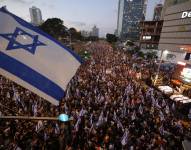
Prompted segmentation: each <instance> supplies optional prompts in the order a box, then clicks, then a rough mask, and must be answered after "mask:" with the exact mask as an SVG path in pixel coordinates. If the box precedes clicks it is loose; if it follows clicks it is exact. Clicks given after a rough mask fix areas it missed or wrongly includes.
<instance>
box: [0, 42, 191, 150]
mask: <svg viewBox="0 0 191 150" xmlns="http://www.w3.org/2000/svg"><path fill="white" fill-rule="evenodd" d="M86 50H87V51H88V52H90V54H91V58H90V59H89V60H87V61H86V62H84V64H82V65H81V67H80V68H79V69H78V71H77V73H76V75H75V76H74V77H73V79H72V80H71V82H70V83H69V85H68V90H67V91H66V96H65V98H63V100H62V101H61V102H60V105H59V106H54V105H52V104H50V103H49V102H47V101H46V100H44V99H42V98H40V97H38V96H37V95H35V94H33V93H32V92H30V91H29V90H27V89H24V88H22V87H21V86H19V85H17V84H15V83H13V82H12V81H10V80H8V79H6V78H5V77H3V76H0V98H1V100H0V115H20V116H36V117H40V116H43V117H56V116H58V115H59V114H61V113H64V114H67V115H69V116H70V118H71V121H69V122H66V123H62V122H59V121H43V120H39V121H29V120H8V119H7V120H3V119H1V120H0V149H5V150H31V149H34V150H38V149H39V150H40V149H44V150H59V149H60V150H101V149H104V150H128V149H130V150H163V149H164V150H165V149H167V150H181V149H183V147H182V141H183V140H184V139H185V138H187V136H188V135H189V133H190V132H191V124H190V122H189V121H185V120H183V119H182V117H181V116H180V115H178V114H177V110H178V106H177V105H176V103H174V102H172V101H170V100H169V99H168V98H167V97H165V96H164V95H163V93H161V92H159V91H157V90H156V89H154V88H153V87H150V86H147V85H146V84H145V82H148V79H150V78H151V76H152V75H153V73H154V72H156V70H157V67H156V66H155V65H154V61H153V60H143V59H139V58H138V57H137V56H136V55H130V54H128V53H126V52H123V51H121V50H118V49H113V48H112V46H111V45H110V44H108V43H106V42H95V43H91V44H89V45H87V46H86ZM60 69H61V68H60ZM167 79H168V78H167Z"/></svg>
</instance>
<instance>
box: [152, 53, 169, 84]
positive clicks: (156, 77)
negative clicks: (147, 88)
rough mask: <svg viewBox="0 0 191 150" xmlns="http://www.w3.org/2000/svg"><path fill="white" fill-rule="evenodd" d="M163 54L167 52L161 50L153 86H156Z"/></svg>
mask: <svg viewBox="0 0 191 150" xmlns="http://www.w3.org/2000/svg"><path fill="white" fill-rule="evenodd" d="M164 52H166V53H168V51H167V50H161V55H160V62H159V65H158V68H157V74H156V76H155V80H154V86H155V85H156V83H157V80H158V76H159V72H160V67H161V63H162V56H163V53H164Z"/></svg>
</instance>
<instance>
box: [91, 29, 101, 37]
mask: <svg viewBox="0 0 191 150" xmlns="http://www.w3.org/2000/svg"><path fill="white" fill-rule="evenodd" d="M90 35H91V36H95V37H99V28H97V27H96V26H94V27H93V28H92V31H91V33H90Z"/></svg>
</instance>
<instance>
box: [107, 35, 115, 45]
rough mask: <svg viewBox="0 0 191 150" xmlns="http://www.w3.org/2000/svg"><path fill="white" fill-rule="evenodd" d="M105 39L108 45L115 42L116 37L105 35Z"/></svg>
mask: <svg viewBox="0 0 191 150" xmlns="http://www.w3.org/2000/svg"><path fill="white" fill-rule="evenodd" d="M106 39H107V41H108V42H109V43H114V42H117V37H116V36H115V35H114V34H109V33H108V34H106Z"/></svg>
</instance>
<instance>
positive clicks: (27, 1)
mask: <svg viewBox="0 0 191 150" xmlns="http://www.w3.org/2000/svg"><path fill="white" fill-rule="evenodd" d="M34 1H35V0H0V2H14V3H21V4H32V3H34Z"/></svg>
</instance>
